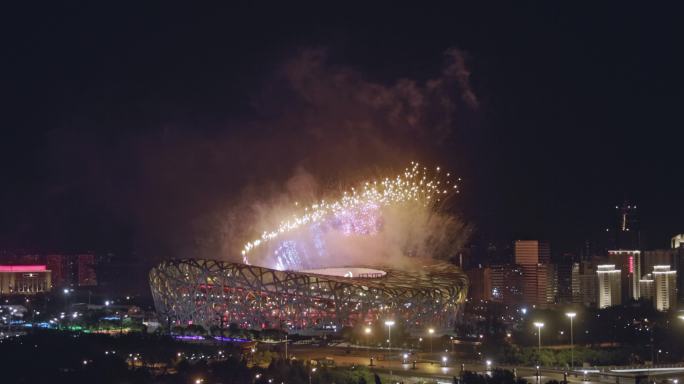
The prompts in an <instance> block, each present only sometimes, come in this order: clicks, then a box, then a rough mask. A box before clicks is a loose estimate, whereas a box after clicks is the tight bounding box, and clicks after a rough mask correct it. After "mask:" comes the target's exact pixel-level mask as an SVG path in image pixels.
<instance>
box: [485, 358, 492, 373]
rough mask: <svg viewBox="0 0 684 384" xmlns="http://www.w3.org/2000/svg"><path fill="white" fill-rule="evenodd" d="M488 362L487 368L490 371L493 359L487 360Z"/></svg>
mask: <svg viewBox="0 0 684 384" xmlns="http://www.w3.org/2000/svg"><path fill="white" fill-rule="evenodd" d="M486 363H487V370H488V371H490V370H491V369H492V361H491V360H487V362H486Z"/></svg>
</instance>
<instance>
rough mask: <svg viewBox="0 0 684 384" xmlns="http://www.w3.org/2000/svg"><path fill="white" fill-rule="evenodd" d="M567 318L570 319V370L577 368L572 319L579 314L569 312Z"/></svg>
mask: <svg viewBox="0 0 684 384" xmlns="http://www.w3.org/2000/svg"><path fill="white" fill-rule="evenodd" d="M565 316H567V317H569V318H570V368H573V367H574V366H575V341H574V340H573V335H572V319H574V318H575V316H577V314H576V313H575V312H568V313H566V314H565Z"/></svg>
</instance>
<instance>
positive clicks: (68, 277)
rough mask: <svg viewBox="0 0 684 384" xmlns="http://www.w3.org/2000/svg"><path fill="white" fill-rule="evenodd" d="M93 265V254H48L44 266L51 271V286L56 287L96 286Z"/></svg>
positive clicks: (94, 261)
mask: <svg viewBox="0 0 684 384" xmlns="http://www.w3.org/2000/svg"><path fill="white" fill-rule="evenodd" d="M95 263H96V260H95V255H93V254H80V255H64V254H49V255H46V256H45V264H46V265H47V267H48V268H49V269H50V270H51V271H52V278H53V284H54V286H56V287H75V286H79V287H90V286H95V285H97V277H96V273H95Z"/></svg>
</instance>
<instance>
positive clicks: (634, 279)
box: [608, 249, 642, 302]
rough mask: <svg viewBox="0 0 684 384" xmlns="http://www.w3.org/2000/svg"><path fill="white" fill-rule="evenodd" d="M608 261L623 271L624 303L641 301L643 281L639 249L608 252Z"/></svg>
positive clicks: (621, 275)
mask: <svg viewBox="0 0 684 384" xmlns="http://www.w3.org/2000/svg"><path fill="white" fill-rule="evenodd" d="M608 261H609V262H610V263H613V264H615V265H616V266H617V267H618V268H619V269H620V271H621V273H620V283H621V285H622V288H621V290H622V301H623V302H626V301H627V300H630V299H633V300H639V297H640V294H639V280H640V279H641V276H642V274H641V251H639V250H637V249H617V250H610V251H608Z"/></svg>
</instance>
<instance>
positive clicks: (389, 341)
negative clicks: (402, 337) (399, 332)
mask: <svg viewBox="0 0 684 384" xmlns="http://www.w3.org/2000/svg"><path fill="white" fill-rule="evenodd" d="M385 325H386V326H387V349H388V350H389V351H390V353H392V326H393V325H394V320H387V321H385Z"/></svg>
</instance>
